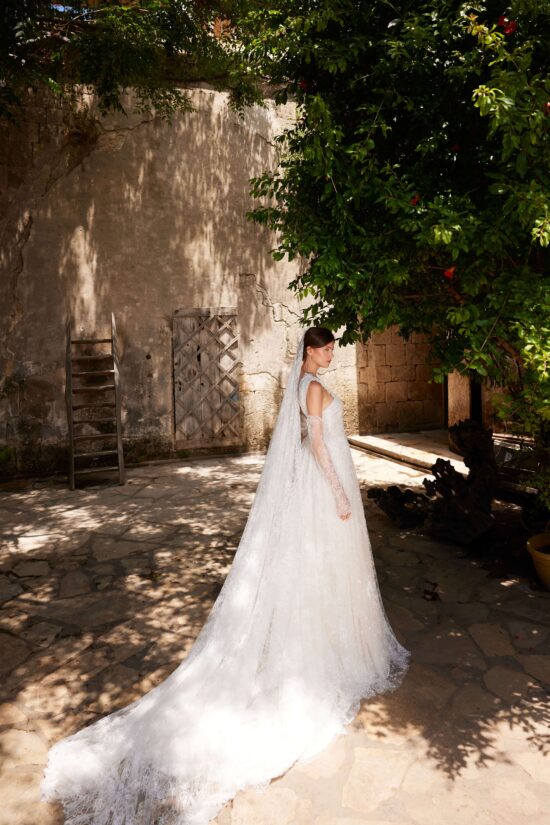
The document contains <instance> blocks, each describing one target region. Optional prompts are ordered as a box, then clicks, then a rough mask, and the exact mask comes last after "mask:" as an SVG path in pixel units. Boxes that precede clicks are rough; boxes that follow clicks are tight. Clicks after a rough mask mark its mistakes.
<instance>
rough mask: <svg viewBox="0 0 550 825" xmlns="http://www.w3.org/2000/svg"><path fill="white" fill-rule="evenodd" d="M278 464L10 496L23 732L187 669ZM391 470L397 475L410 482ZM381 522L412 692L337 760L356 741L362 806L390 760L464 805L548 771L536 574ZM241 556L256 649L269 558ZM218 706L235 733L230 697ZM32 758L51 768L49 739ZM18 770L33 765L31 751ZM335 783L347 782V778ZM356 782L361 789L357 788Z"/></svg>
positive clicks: (234, 608)
mask: <svg viewBox="0 0 550 825" xmlns="http://www.w3.org/2000/svg"><path fill="white" fill-rule="evenodd" d="M263 459H264V457H263V456H262V455H257V456H250V455H247V456H237V457H233V456H231V457H226V458H208V459H204V460H200V459H193V460H192V461H187V462H181V463H177V462H170V463H166V464H159V465H158V466H155V465H150V466H147V467H138V468H133V469H130V470H129V471H128V484H127V485H125V486H123V487H119V486H118V485H113V484H111V483H109V484H106V483H96V484H89V485H86V486H85V487H83V488H82V489H80V490H78V491H75V492H71V491H69V490H68V489H67V488H65V487H63V488H62V487H61V486H59V487H58V486H56V484H55V483H52V485H51V486H48V484H47V483H43V482H40V484H41V487H40V489H29V490H28V492H27V493H24V492H22V491H19V492H14V493H12V494H10V493H7V492H2V493H0V514H1V515H3V514H6V516H7V519H6V520H5V521H3V522H2V531H3V533H2V540H3V542H4V543H3V547H4V548H6V550H7V551H8V552H4V554H3V557H2V562H3V564H2V570H1V571H0V586H2V587H4V588H5V590H4V591H3V592H4V593H5V600H4V602H3V606H2V609H1V610H0V641H2V643H3V644H5V645H8V647H7V648H6V650H7V653H6V656H7V657H9V662H10V666H9V669H8V670H4V672H3V693H4V704H3V707H6V708H10V709H11V708H13V710H10V711H9V712H10V713H11V714H12V715H13V718H14V719H15V718H18V719H19V718H20V720H21V719H22V720H23V722H21V721H19V722H18V725H19V728H21V726H22V725H23V727H24V728H25V729H28V730H29V732H32V731H36V732H37V733H35V734H33V735H39V737H40V740H39V741H41V742H42V743H44V742H47V743H48V745H51V744H53V743H54V742H56V741H58V740H59V739H60V738H62V737H64V736H66V735H68V734H70V733H73V732H75V731H76V730H79V729H81V728H82V727H83V726H85V725H87V724H89V723H91V722H94V721H96V720H97V719H99V718H101V717H102V716H104V715H105V714H108V713H110V712H112V711H114V710H117V709H119V708H123V707H126V706H127V705H128V704H129V703H130V702H132V701H134V700H135V699H139V698H140V697H142V696H144V695H145V694H148V693H149V692H150V691H151V690H152V689H153V688H155V687H156V686H158V685H160V684H161V683H162V682H163V681H164V680H166V679H167V678H168V677H170V675H171V674H173V673H174V672H175V671H176V669H177V668H178V665H179V664H180V663H181V662H182V661H184V660H185V658H186V657H187V656H188V654H189V653H190V651H191V650H192V648H193V644H194V641H195V639H196V638H197V636H198V635H199V634H200V632H201V629H202V628H203V626H204V623H205V621H206V620H207V618H208V617H209V615H210V611H211V608H212V606H213V604H214V602H215V601H216V599H217V597H218V595H219V593H220V590H221V588H222V586H223V583H224V581H225V579H226V577H227V575H228V573H229V572H230V570H231V568H232V564H233V559H234V554H235V551H236V549H237V547H238V544H239V540H240V536H241V535H242V530H243V528H244V526H245V523H246V519H247V517H248V514H249V511H250V504H251V502H252V500H253V496H254V491H255V489H256V485H257V483H258V479H259V477H260V471H261V468H262V466H263ZM363 461H364V459H362V460H361V462H360V464H361V467H363V468H364V467H365V466H368V468H369V472H371V473H373V474H374V473H378V472H379V470H378V467H379V465H378V462H377V460H376V459H374V460H373V463H372V465H370V464H368V463H367V464H364V463H363ZM367 462H368V459H367ZM386 464H389V465H390V466H389V468H386V470H385V471H384V472H385V473H386V474H387V475H388V476H390V475H392V474H393V473H395V472H396V471H397V472H399V468H398V467H397V470H395V469H394V465H393V464H390V462H386ZM359 475H360V479H361V480H362V481H363V482H364V480H365V479H364V476H361V472H360V473H359ZM363 486H364V487H365V486H366V485H365V484H364V483H363ZM366 513H367V522H368V524H369V528H370V535H371V540H372V544H373V554H374V561H375V564H376V567H377V571H378V577H379V582H380V586H381V591H382V598H383V601H384V605H385V608H386V610H387V614H388V617H389V620H390V623H391V625H392V627H393V628H394V630H395V632H396V634H397V636H398V638H399V640H400V641H402V643H403V644H405V645H406V647H408V648H409V649H410V650H411V652H412V663H411V667H410V670H409V672H408V673H407V674H406V676H405V679H404V681H403V683H402V685H401V686H400V687H399V688H398V689H397V690H396V691H395V692H393V693H387V694H383V695H377V696H373V697H371V698H369V699H365V700H364V701H363V702H362V703H361V707H360V709H359V712H358V714H357V716H356V718H355V719H354V721H353V722H352V723H351V724H350V725H349V726H348V733H349V735H348V736H347V737H344V743H345V744H344V745H341V746H340V745H339V746H337V747H336V750H335V751H333V750H331V749H329V750H328V751H327V754H330V753H334V754H336V756H335V757H333V758H338V759H339V758H340V757H337V754H338V753H340V751H341V749H342V748H344V751H345V753H347V754H355V755H356V756H355V757H354V758H355V759H356V762H355V763H353V764H355V768H351V765H352V762H349V761H348V762H346V765H348V767H347V769H346V770H348V771H351V773H350V774H349V776H350V779H349V782H350V783H352V785H353V783H357V782H359V781H360V782H364V783H366V785H365V789H366V790H365V791H364V794H363V796H362V797H361V798H364V799H365V800H366V801H365V802H361V803H357V804H360V806H361V805H364V806H367V807H368V805H371V806H372V805H374V804H375V803H376V802H377V800H378V799H379V798H380V799H381V798H382V797H383V793H382V788H386V790H385V791H384V793H386V791H387V787H389V786H386V785H384V783H383V782H382V784H380V783H381V781H382V780H381V778H380V777H379V773H377V772H380V771H382V770H383V769H384V765H385V762H384V760H385V759H388V760H389V759H395V760H397V761H396V762H395V764H394V763H392V765H393V767H390V768H389V770H390V774H391V775H392V776H394V778H395V783H396V784H395V787H397V786H398V785H399V786H400V787H401V788H402V789H404V790H405V791H407V790H412V789H413V788H421V789H422V788H424V789H425V790H426V792H428V793H429V794H431V796H430V798H431V797H433V798H434V799H436V798H439V797H438V794H439V795H442V798H443V796H444V798H445V799H450V798H451V796H452V794H453V793H454V791H453V788H456V789H459V788H462V785H461V783H462V782H470V781H472V780H474V781H475V780H478V779H480V780H483V779H484V777H486V776H489V775H491V776H497V773H494V772H495V771H496V772H498V776H502V778H503V781H505V782H507V781H508V774H507V773H506V771H513V770H517V769H518V766H519V768H521V770H522V771H527V772H528V773H529V775H530V776H534V775H536V776H539V775H540V773H541V772H542V771H543V769H544V764H543V762H541V760H544V759H545V758H550V757H545V756H544V754H545V753H548V751H549V748H550V741H549V735H548V730H549V727H550V709H549V703H548V700H547V694H546V693H545V687H547V686H548V684H549V680H550V675H549V674H548V666H547V657H546V656H545V654H547V652H548V645H549V643H550V622H549V620H548V596H547V595H546V594H544V593H543V592H542V591H540V590H536V589H533V585H532V583H531V582H528V581H526V580H525V579H523V578H522V577H521V576H505V577H504V576H503V577H500V578H499V577H498V576H494V575H490V574H489V573H488V571H487V570H485V569H484V568H483V566H482V564H480V563H479V561H478V560H477V559H476V558H471V557H469V556H468V555H467V553H466V552H465V551H464V550H463V549H461V548H457V547H452V546H450V545H444V544H442V543H440V542H435V541H432V540H430V539H428V538H426V537H422V536H420V535H418V534H417V533H415V531H414V530H397V529H396V528H395V527H394V526H393V525H391V523H390V522H389V519H388V518H387V517H386V516H385V515H384V514H383V513H382V512H381V511H380V510H379V509H378V508H377V507H376V505H375V504H374V503H373V502H372V501H370V500H367V502H366ZM265 540H266V541H269V536H268V535H266V536H265ZM241 563H242V567H241V570H240V573H239V582H240V587H236V588H235V589H233V590H232V591H231V597H230V598H228V599H227V603H226V606H225V610H227V611H229V613H228V614H225V617H226V619H227V617H228V616H230V620H231V621H235V622H236V623H237V624H238V625H239V626H241V627H242V632H243V638H244V637H245V636H246V633H247V621H248V618H249V614H248V611H249V607H248V606H249V596H250V592H251V591H254V592H255V588H256V579H257V577H258V575H259V574H260V572H261V571H259V570H258V567H257V563H256V557H255V556H254V555H253V554H252V555H251V556H249V557H248V558H246V559H242V560H241ZM243 608H245V610H246V611H247V612H246V613H243ZM238 643H239V641H238V640H236V644H238ZM226 655H227V651H226V650H224V649H222V648H221V647H220V645H218V644H217V643H216V641H215V639H214V641H213V643H212V644H211V645H210V646H209V647H208V648H207V649H206V652H205V655H204V656H201V657H200V661H201V663H202V664H201V666H204V667H205V668H207V669H208V668H210V667H212V668H215V667H217V666H218V665H219V664H220V663H222V662H223V661H224V658H225V657H226ZM7 660H8V659H5V661H7ZM0 666H1V663H0ZM183 672H185V671H183ZM291 677H292V674H289V678H290V680H291ZM282 688H283V686H282ZM287 688H288V691H289V694H288V695H289V702H291V700H292V696H293V695H294V694H293V690H296V686H295V685H293V684H292V681H289V683H288V685H287ZM297 689H298V695H299V686H298V688H297ZM295 710H296V723H297V724H298V722H299V719H300V714H299V710H298V705H296V707H295ZM217 713H218V716H217V717H216V719H217V721H219V722H220V724H223V725H224V726H225V725H229V723H230V722H231V720H230V719H228V720H225V719H224V708H223V697H219V705H218V710H217ZM17 714H19V715H20V716H19V717H18V716H17ZM8 718H9V719H11V718H12V717H11V716H10V717H8ZM9 724H10V725H11V722H10V723H9ZM19 728H18V729H17V736H19V735H21V736H22V735H23V733H24V732H22V731H21V730H19ZM31 729H32V731H31ZM228 729H229V728H228ZM13 730H14V728H12V727H9V728H7V729H6V731H8V732H9V736H8V735H6V736H4V735H2V736H0V754H1V755H2V756H3V757H4V755H6V758H8V759H12V758H15V757H12V756H10V753H15V751H14V748H15V747H16V746H17V747H18V748H19V747H20V745H19V743H18V741H17V742H16V738H17V737H15V734H14V733H13ZM10 736H11V737H12V739H13V741H12V740H11V739H10V738H9V737H10ZM29 741H30V740H29ZM380 746H384V747H383V748H382V749H380ZM331 748H332V746H331ZM372 748H375V751H373V752H372V753H373V754H374V755H372V756H371V749H372ZM339 749H340V750H339ZM344 751H342V752H344ZM32 758H33V759H34V760H35V763H34V764H35V765H40V764H43V761H44V759H45V748H44V746H43V744H42V750H40V752H38V751H35V752H34V756H33V757H32ZM342 758H343V757H342ZM349 758H350V757H348V756H346V759H349ZM17 759H18V760H19V761H22V762H23V763H25V759H26V756H25V755H24V752H23V751H21V750H18V751H17ZM326 759H329V756H328V755H327V756H326ZM357 760H358V761H357ZM329 761H330V760H329ZM324 764H325V763H324V762H323V761H322V760H321V762H320V763H319V765H321V766H322V765H324ZM388 765H389V763H388ZM327 766H328V763H327ZM327 766H325V768H322V767H315V763H312V764H311V765H309V766H308V765H307V764H306V765H303V766H299V765H297V766H296V769H292V770H291V771H289V772H288V774H287V776H285V777H282V778H280V779H278V780H277V781H276V782H275V783H274V787H275V788H277V787H282V788H285V787H289V788H290V787H293V785H292V783H293V782H297V781H298V779H296V778H295V777H299V776H302V777H303V776H306V777H308V779H307V781H308V782H321V783H322V782H323V781H324V780H323V778H322V776H321V774H322V771H323V770H325V771H328V767H327ZM386 767H388V766H386ZM335 770H336V769H335ZM308 771H309V773H308ZM316 771H320V772H321V773H319V774H317V773H316ZM342 771H344V768H342ZM354 771H356V773H354ZM489 771H491V774H489ZM357 772H359V773H357ZM35 776H36V780H35V781H38V777H39V772H36V773H35ZM331 776H332V774H331ZM335 776H338V777H340V779H338V780H337V779H334V782H336V781H338V782H340V783H344V784H345V783H346V782H347V781H348V780H347V779H346V776H347V774H346V773H345V771H344V773H342V772H340V773H335ZM362 776H364V779H361V777H362ZM380 776H381V775H380ZM377 777H379V778H377ZM304 781H305V780H304ZM330 781H332V779H330ZM285 783H286V784H285ZM352 785H350V786H349V787H348V785H345V787H346V788H348V790H347V791H346V793H348V794H350V795H351V794H352V790H350V788H351V787H352ZM308 787H309V786H308ZM311 787H315V788H317V787H318V786H317V785H315V786H311ZM353 787H359V786H356V785H353ZM361 787H362V786H361ZM392 787H393V786H392ZM373 788H374V789H377V790H373ZM388 792H389V791H388ZM339 793H343V791H342V790H340V791H339ZM365 794H366V796H365ZM268 798H269V795H268ZM349 798H352V796H350V797H349ZM353 798H355V797H353ZM266 804H267V803H266ZM359 810H363V808H361V807H359ZM368 810H370V808H368Z"/></svg>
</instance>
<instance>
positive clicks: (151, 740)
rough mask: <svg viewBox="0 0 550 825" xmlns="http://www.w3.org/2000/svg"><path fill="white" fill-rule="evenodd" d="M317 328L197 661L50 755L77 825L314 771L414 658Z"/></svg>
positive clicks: (127, 818) (199, 814)
mask: <svg viewBox="0 0 550 825" xmlns="http://www.w3.org/2000/svg"><path fill="white" fill-rule="evenodd" d="M333 348H334V336H333V334H332V333H331V332H330V331H329V330H327V329H324V328H323V327H312V328H310V329H309V330H307V332H306V333H305V336H303V337H302V340H301V341H300V344H299V346H298V351H297V354H296V358H295V360H294V363H293V365H292V368H291V370H290V374H289V378H288V382H287V388H286V391H285V395H284V398H283V401H282V404H281V408H280V411H279V416H278V419H277V424H276V427H275V430H274V433H273V436H272V439H271V443H270V446H269V450H268V453H267V455H266V459H265V464H264V469H263V471H262V475H261V478H260V482H259V484H258V488H257V490H256V495H255V498H254V502H253V504H252V507H251V510H250V513H249V517H248V520H247V523H246V527H245V530H244V532H243V535H242V538H241V541H240V544H239V547H238V550H237V553H236V555H235V559H234V561H233V564H232V567H231V570H230V571H229V574H228V576H227V578H226V581H225V583H224V586H223V588H222V590H221V592H220V594H219V596H218V598H217V600H216V603H215V604H214V606H213V608H212V610H211V612H210V614H209V616H208V619H207V621H206V623H205V625H204V627H203V628H202V630H201V632H200V634H199V636H198V638H197V640H196V641H195V644H194V645H193V647H192V649H191V651H190V653H189V654H188V656H187V658H186V659H185V660H184V661H183V662H182V663H181V664H180V665H179V667H178V668H177V669H176V670H175V671H174V672H173V673H172V674H171V675H170V676H169V677H168V678H167V679H166V680H165V681H164V682H163V683H162V684H160V685H158V686H157V687H155V688H153V690H151V691H150V692H149V693H148V694H146V695H145V696H143V697H142V698H141V699H138V700H137V701H136V702H133V703H132V704H131V705H129V706H128V707H126V708H124V709H123V710H120V711H117V712H115V713H113V714H111V715H109V716H106V717H105V718H103V719H101V720H100V721H98V722H95V723H94V724H92V725H90V726H89V727H87V728H84V729H83V730H81V731H79V732H78V733H76V734H74V735H72V736H70V737H68V738H67V739H64V740H62V741H61V742H58V743H57V744H56V745H54V747H53V748H52V749H51V750H50V753H49V759H48V766H47V768H46V773H45V777H44V780H43V783H42V790H43V796H44V798H46V799H48V800H55V799H58V800H60V801H61V802H62V804H63V806H64V809H65V823H66V825H206V823H208V822H209V820H210V819H211V818H213V817H214V816H215V815H216V813H217V812H218V811H219V810H220V808H221V807H222V806H223V804H224V803H225V802H226V801H227V800H229V799H231V798H232V797H233V796H234V795H235V794H236V793H237V791H239V790H240V789H242V788H245V787H250V786H253V787H256V788H259V787H262V786H265V785H266V784H267V783H268V782H269V781H270V780H271V779H272V778H273V777H275V776H278V775H280V774H282V773H284V772H285V771H286V770H288V768H290V767H291V765H293V764H294V763H295V762H297V761H304V760H307V759H311V758H312V757H313V756H315V754H317V753H319V751H321V750H322V749H323V748H325V747H326V745H327V744H328V743H329V742H330V741H331V740H332V739H333V738H334V737H335V736H337V735H338V734H341V733H344V732H345V731H344V726H345V725H346V724H347V723H349V722H350V721H352V719H353V718H354V716H355V715H356V713H357V710H358V708H359V702H360V700H361V699H362V698H364V697H367V696H370V695H372V694H374V693H380V692H383V691H386V690H389V689H392V688H394V687H396V686H397V685H398V684H399V682H400V680H401V678H402V676H403V673H404V672H405V670H406V667H407V661H408V651H406V650H405V649H404V648H403V647H402V646H401V645H400V644H399V642H398V641H397V640H396V638H395V636H394V634H393V632H392V629H391V627H390V625H389V623H388V620H387V618H386V615H385V613H384V608H383V605H382V601H381V598H380V593H379V589H378V583H377V579H376V573H375V570H374V566H373V561H372V555H371V549H370V543H369V538H368V532H367V527H366V523H365V516H364V511H363V505H362V501H361V495H360V491H359V486H358V483H357V476H356V474H355V468H354V465H353V461H352V457H351V452H350V448H349V445H348V442H347V439H346V435H345V432H344V426H343V419H342V402H341V401H340V399H339V398H337V397H336V396H334V395H332V394H331V393H329V391H328V390H327V389H326V388H325V387H324V386H323V384H322V381H321V380H320V378H319V376H318V375H317V371H318V369H319V368H324V367H327V366H328V365H329V364H330V361H331V359H332V351H333Z"/></svg>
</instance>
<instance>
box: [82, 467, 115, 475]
mask: <svg viewBox="0 0 550 825" xmlns="http://www.w3.org/2000/svg"><path fill="white" fill-rule="evenodd" d="M111 470H118V466H116V465H115V466H114V467H88V468H87V469H86V470H75V471H74V474H75V476H76V475H78V476H84V475H88V473H107V472H111Z"/></svg>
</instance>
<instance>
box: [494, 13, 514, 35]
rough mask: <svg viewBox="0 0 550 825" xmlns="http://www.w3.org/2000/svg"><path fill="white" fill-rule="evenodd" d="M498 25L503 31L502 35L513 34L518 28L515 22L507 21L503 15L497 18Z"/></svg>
mask: <svg viewBox="0 0 550 825" xmlns="http://www.w3.org/2000/svg"><path fill="white" fill-rule="evenodd" d="M498 25H499V26H500V27H501V29H504V34H513V33H514V32H515V31H516V29H517V27H518V24H517V23H516V21H515V20H508V18H507V17H506V15H504V14H501V15H500V17H499V18H498Z"/></svg>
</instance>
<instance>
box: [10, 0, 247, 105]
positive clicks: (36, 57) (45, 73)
mask: <svg viewBox="0 0 550 825" xmlns="http://www.w3.org/2000/svg"><path fill="white" fill-rule="evenodd" d="M239 8H240V3H239V2H232V0H227V1H226V0H218V2H215V3H208V4H207V3H204V2H202V0H139V2H137V0H69V2H68V3H63V2H61V3H52V2H50V1H49V0H4V2H3V4H2V11H1V18H2V19H1V26H0V79H1V80H0V115H4V116H6V115H7V116H13V115H14V113H15V112H16V109H17V104H19V103H20V102H21V99H22V96H24V93H25V90H26V89H27V88H28V87H29V86H31V87H35V88H43V87H48V88H49V89H51V90H53V91H54V92H56V93H58V94H61V95H64V96H65V97H67V98H70V97H71V95H72V94H73V93H74V87H75V85H76V84H83V85H86V86H88V87H91V88H93V90H94V91H95V93H96V94H97V97H98V101H99V105H100V108H101V109H102V110H103V111H106V110H109V109H119V110H120V109H121V108H122V107H121V103H120V94H121V92H122V91H123V90H124V88H125V87H132V88H133V89H134V90H135V91H136V93H137V95H138V104H139V105H140V106H141V108H142V109H149V108H151V107H154V109H155V111H156V113H157V114H159V115H169V114H170V113H171V112H173V111H175V110H176V109H180V108H186V107H188V100H187V98H186V96H185V94H183V93H182V92H181V91H180V90H179V89H178V85H181V84H182V83H185V82H188V81H190V80H191V81H192V80H197V79H201V80H204V79H206V80H209V81H210V82H212V83H214V84H219V85H223V86H224V87H225V88H230V89H232V91H233V99H234V102H235V103H236V105H237V106H242V105H244V104H245V103H247V102H250V101H251V100H253V99H255V98H254V94H253V92H252V86H251V85H250V84H249V83H248V82H247V79H246V77H245V76H244V74H243V73H242V72H241V66H240V63H239V61H238V60H237V59H236V54H235V52H234V50H232V49H231V48H230V45H231V40H232V37H233V30H232V29H231V27H230V26H229V25H228V23H229V19H230V18H231V16H232V15H235V14H236V13H237V11H238V9H239Z"/></svg>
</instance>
